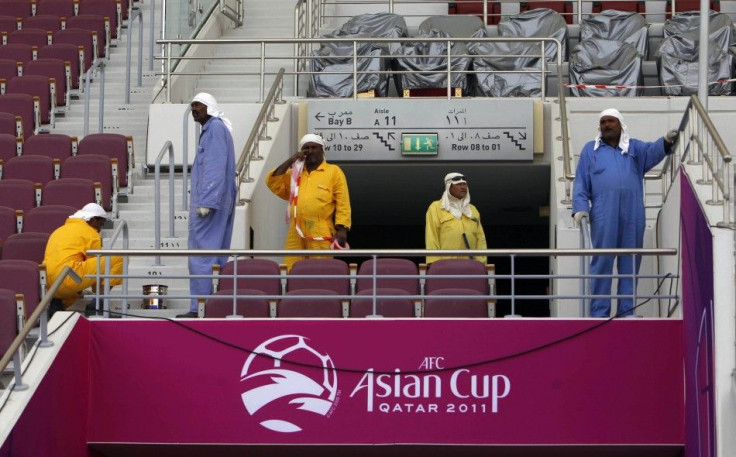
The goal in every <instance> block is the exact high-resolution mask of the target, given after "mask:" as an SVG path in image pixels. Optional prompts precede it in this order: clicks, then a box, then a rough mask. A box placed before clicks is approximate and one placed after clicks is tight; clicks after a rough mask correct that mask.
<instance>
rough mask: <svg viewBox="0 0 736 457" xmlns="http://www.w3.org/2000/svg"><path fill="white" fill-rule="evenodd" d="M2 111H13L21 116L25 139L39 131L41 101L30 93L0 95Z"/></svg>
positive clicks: (0, 109)
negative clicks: (37, 129)
mask: <svg viewBox="0 0 736 457" xmlns="http://www.w3.org/2000/svg"><path fill="white" fill-rule="evenodd" d="M0 112H6V113H12V114H14V115H16V116H19V117H20V118H21V125H22V126H23V131H22V133H23V139H27V138H28V137H29V136H31V135H34V134H36V133H37V131H36V128H37V126H38V125H39V123H40V119H41V102H40V100H39V99H38V98H34V97H33V96H32V95H28V94H5V95H0Z"/></svg>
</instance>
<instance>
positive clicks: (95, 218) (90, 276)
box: [43, 203, 123, 313]
mask: <svg viewBox="0 0 736 457" xmlns="http://www.w3.org/2000/svg"><path fill="white" fill-rule="evenodd" d="M106 220H107V213H106V212H105V210H104V209H103V208H102V207H101V206H100V205H98V204H96V203H88V204H87V205H85V206H84V208H82V209H81V210H79V211H77V212H76V213H74V214H72V215H71V216H69V218H68V219H67V220H66V222H65V223H64V225H62V226H61V227H59V228H57V229H56V230H54V232H53V233H52V234H51V236H50V237H49V241H48V243H47V244H46V253H45V255H44V259H43V263H44V264H45V265H46V273H47V277H48V282H47V285H48V286H51V284H53V283H54V281H56V278H57V277H58V276H59V274H61V270H63V269H64V267H65V266H66V265H69V267H71V269H72V270H74V272H75V273H77V274H78V275H79V276H80V277H81V278H82V282H81V283H77V282H74V280H73V279H72V278H70V277H68V276H67V277H66V278H65V279H64V281H63V282H62V283H61V286H60V287H59V288H58V289H57V290H56V293H55V294H54V299H53V300H52V301H51V305H50V306H49V312H50V313H53V312H54V311H59V310H61V309H67V308H69V307H70V306H72V305H73V304H74V302H75V301H76V300H77V298H79V297H81V295H82V291H83V290H84V289H86V288H88V287H92V288H93V289H94V288H95V287H96V283H97V278H96V277H95V275H96V273H97V271H98V265H97V258H96V257H87V251H89V250H90V249H101V248H102V239H101V238H100V230H102V226H103V225H105V221H106ZM99 271H100V273H101V274H105V258H104V257H102V258H101V259H100V265H99ZM122 272H123V258H122V257H117V256H116V257H112V258H111V261H110V274H112V275H120V274H122ZM122 282H123V280H122V279H121V278H114V279H110V285H111V286H116V285H118V284H120V283H122ZM100 287H104V280H101V285H100ZM93 306H94V305H93ZM88 308H90V307H89V306H88ZM87 311H88V312H89V311H91V312H94V311H95V310H94V308H93V307H92V309H88V310H87Z"/></svg>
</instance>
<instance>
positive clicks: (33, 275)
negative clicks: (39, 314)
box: [0, 260, 41, 319]
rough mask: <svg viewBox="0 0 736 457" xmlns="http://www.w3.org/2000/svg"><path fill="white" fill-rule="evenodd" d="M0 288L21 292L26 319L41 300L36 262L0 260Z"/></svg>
mask: <svg viewBox="0 0 736 457" xmlns="http://www.w3.org/2000/svg"><path fill="white" fill-rule="evenodd" d="M0 288H2V289H10V290H12V291H14V292H15V293H17V294H23V298H24V300H25V305H26V319H28V317H29V316H30V315H31V314H33V311H35V310H36V307H37V306H38V302H39V301H41V274H40V270H39V267H38V264H37V263H36V262H32V261H30V260H0Z"/></svg>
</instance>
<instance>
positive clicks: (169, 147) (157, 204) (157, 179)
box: [153, 141, 186, 265]
mask: <svg viewBox="0 0 736 457" xmlns="http://www.w3.org/2000/svg"><path fill="white" fill-rule="evenodd" d="M167 151H168V153H169V237H171V238H173V237H175V236H176V235H175V234H174V211H175V209H174V145H173V144H172V143H171V141H167V142H166V143H164V146H163V147H162V148H161V151H160V152H159V153H158V156H156V164H155V171H154V173H155V174H154V187H155V196H154V202H153V204H154V213H155V219H156V221H155V227H154V231H155V235H154V237H155V242H156V247H155V249H156V250H157V251H159V252H160V249H161V159H163V157H164V153H165V152H167ZM185 166H186V165H185ZM184 186H186V183H184ZM154 265H161V256H160V255H158V256H156V263H155V264H154Z"/></svg>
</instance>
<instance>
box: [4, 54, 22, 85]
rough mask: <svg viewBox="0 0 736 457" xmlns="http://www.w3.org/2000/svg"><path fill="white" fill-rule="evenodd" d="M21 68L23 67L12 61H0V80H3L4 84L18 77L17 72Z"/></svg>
mask: <svg viewBox="0 0 736 457" xmlns="http://www.w3.org/2000/svg"><path fill="white" fill-rule="evenodd" d="M22 68H23V65H22V64H21V63H19V62H16V61H15V60H14V59H0V79H4V80H5V82H8V81H10V80H11V79H12V78H15V77H16V76H18V72H19V71H20V70H21V69H22Z"/></svg>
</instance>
